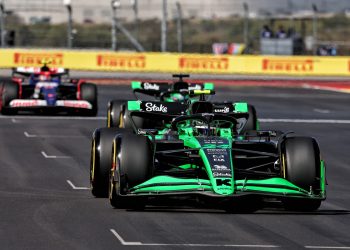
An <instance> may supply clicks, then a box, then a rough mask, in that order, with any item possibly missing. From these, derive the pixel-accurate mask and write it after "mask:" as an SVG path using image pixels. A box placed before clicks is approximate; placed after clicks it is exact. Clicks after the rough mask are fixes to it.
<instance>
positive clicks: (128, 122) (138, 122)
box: [121, 109, 145, 130]
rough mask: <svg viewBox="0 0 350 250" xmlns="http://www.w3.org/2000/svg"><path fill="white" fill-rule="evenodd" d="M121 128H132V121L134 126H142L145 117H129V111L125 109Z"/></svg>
mask: <svg viewBox="0 0 350 250" xmlns="http://www.w3.org/2000/svg"><path fill="white" fill-rule="evenodd" d="M122 122H123V124H122V126H121V127H122V128H125V129H129V130H133V129H134V126H133V122H134V124H135V126H136V128H144V122H145V119H144V118H142V117H136V116H134V117H132V118H131V117H130V111H129V110H128V109H125V110H124V112H123V115H122Z"/></svg>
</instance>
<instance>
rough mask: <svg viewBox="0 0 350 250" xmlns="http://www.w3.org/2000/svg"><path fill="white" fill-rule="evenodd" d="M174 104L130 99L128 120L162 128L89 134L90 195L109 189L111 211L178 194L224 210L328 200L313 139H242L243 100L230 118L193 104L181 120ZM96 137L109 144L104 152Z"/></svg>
mask: <svg viewBox="0 0 350 250" xmlns="http://www.w3.org/2000/svg"><path fill="white" fill-rule="evenodd" d="M151 105H152V110H150V109H149V107H150V106H151ZM180 105H181V104H180V103H166V102H140V101H129V102H128V107H127V108H128V110H129V111H130V115H131V117H148V118H152V119H154V120H157V121H159V122H160V123H159V124H160V126H159V127H158V128H157V127H154V128H152V129H138V128H137V127H136V126H135V131H134V132H133V133H132V132H130V131H127V130H123V129H113V128H109V129H108V128H103V129H102V130H101V129H100V130H99V129H98V130H96V131H95V135H94V140H93V143H92V157H91V158H92V161H91V175H92V178H91V184H92V192H93V193H94V194H95V195H96V196H98V192H100V191H103V192H106V190H105V189H106V188H108V194H109V200H110V203H111V204H112V206H113V207H116V208H135V207H140V206H142V205H144V204H147V202H148V201H149V200H152V199H157V198H166V197H167V198H169V197H170V198H173V197H176V198H178V197H182V198H189V199H192V198H193V199H195V200H203V201H204V202H205V203H207V204H209V203H210V204H215V205H216V206H217V207H218V208H222V209H225V210H227V211H242V208H243V211H254V210H256V209H259V208H260V206H261V204H264V203H263V201H264V200H266V198H267V199H274V200H279V201H282V203H283V205H284V206H285V208H286V209H292V210H301V211H313V210H316V209H318V207H319V206H320V204H321V201H322V200H324V199H325V198H326V189H325V183H326V181H325V164H324V162H323V160H322V159H321V157H320V151H319V147H318V144H317V142H316V140H315V139H313V138H310V137H298V136H294V135H293V134H290V133H287V134H284V133H282V132H279V131H251V132H249V133H245V134H242V133H241V130H242V129H243V127H244V125H245V123H246V120H247V118H248V112H247V111H248V109H247V105H246V104H244V103H243V104H236V105H237V107H235V109H234V111H233V112H230V113H228V114H222V113H217V112H215V106H214V105H213V104H212V103H210V102H194V103H193V104H192V106H191V111H192V112H191V114H190V115H179V110H181V107H180ZM168 124H169V125H168ZM112 130H113V131H112ZM107 131H108V135H107V133H106V132H107ZM101 136H103V137H104V140H105V141H107V140H112V141H113V143H112V144H113V147H112V152H110V151H109V153H108V154H109V155H104V148H103V145H102V144H103V143H101V142H102V140H101ZM107 151H108V150H107ZM102 158H109V159H112V160H111V165H110V166H109V167H108V166H103V165H102V163H101V159H102ZM102 168H104V170H102ZM106 173H108V176H109V184H106V181H105V179H106V176H105V179H104V180H103V181H102V179H101V178H100V177H102V175H103V174H106ZM99 181H100V182H99ZM103 189H104V190H103ZM105 194H106V193H104V195H105ZM208 201H210V202H208Z"/></svg>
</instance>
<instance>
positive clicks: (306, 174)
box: [281, 137, 321, 211]
mask: <svg viewBox="0 0 350 250" xmlns="http://www.w3.org/2000/svg"><path fill="white" fill-rule="evenodd" d="M320 164H321V163H320V150H319V147H318V144H317V142H316V140H315V139H313V138H310V137H288V138H286V139H285V141H284V142H282V144H281V175H282V177H283V178H285V179H287V180H288V181H290V182H291V183H293V184H294V185H296V186H298V187H301V188H303V189H304V190H306V191H312V192H313V193H315V194H318V193H319V192H320V188H321V183H320V182H321V180H320ZM283 204H284V207H285V208H286V209H287V210H299V211H314V210H317V209H318V208H319V206H320V205H321V200H319V199H302V198H286V199H284V200H283Z"/></svg>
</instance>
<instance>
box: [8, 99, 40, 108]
mask: <svg viewBox="0 0 350 250" xmlns="http://www.w3.org/2000/svg"><path fill="white" fill-rule="evenodd" d="M35 106H46V101H44V100H21V99H15V100H12V101H11V102H10V107H14V108H16V107H35Z"/></svg>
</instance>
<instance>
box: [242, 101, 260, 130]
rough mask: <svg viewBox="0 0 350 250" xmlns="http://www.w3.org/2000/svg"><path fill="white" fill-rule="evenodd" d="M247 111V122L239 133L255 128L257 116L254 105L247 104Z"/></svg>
mask: <svg viewBox="0 0 350 250" xmlns="http://www.w3.org/2000/svg"><path fill="white" fill-rule="evenodd" d="M248 113H249V117H248V120H247V123H246V125H245V126H244V128H243V129H242V132H241V133H244V132H246V131H250V130H257V127H258V126H257V124H258V118H257V115H256V110H255V107H254V106H253V105H250V104H248Z"/></svg>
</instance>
